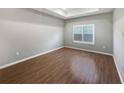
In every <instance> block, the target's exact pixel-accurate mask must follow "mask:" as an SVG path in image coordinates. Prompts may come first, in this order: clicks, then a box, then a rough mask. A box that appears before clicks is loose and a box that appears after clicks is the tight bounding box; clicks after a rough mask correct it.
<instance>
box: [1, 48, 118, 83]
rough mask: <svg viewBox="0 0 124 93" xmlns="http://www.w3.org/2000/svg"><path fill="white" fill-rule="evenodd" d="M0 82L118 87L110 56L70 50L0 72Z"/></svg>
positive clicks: (37, 58)
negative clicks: (111, 85) (110, 85)
mask: <svg viewBox="0 0 124 93" xmlns="http://www.w3.org/2000/svg"><path fill="white" fill-rule="evenodd" d="M0 74H1V75H0V83H12V84H16V83H19V84H20V83H24V84H29V83H30V84H44V83H45V84H81V83H83V84H118V83H120V79H119V76H118V73H117V70H116V67H115V64H114V61H113V58H112V56H107V55H102V54H97V53H90V52H85V51H80V50H75V49H70V48H62V49H59V50H57V51H54V52H51V53H48V54H46V55H42V56H39V57H36V58H33V59H30V60H28V61H25V62H22V63H19V64H16V65H13V66H10V67H7V68H4V69H2V70H0Z"/></svg>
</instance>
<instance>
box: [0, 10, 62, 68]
mask: <svg viewBox="0 0 124 93" xmlns="http://www.w3.org/2000/svg"><path fill="white" fill-rule="evenodd" d="M63 30H64V21H62V20H60V19H57V18H54V17H52V16H49V15H46V14H41V13H39V12H37V11H35V10H32V9H0V66H2V65H5V64H8V63H11V62H14V61H17V60H20V59H24V58H27V57H30V56H33V55H36V54H39V53H42V52H44V51H48V50H51V49H54V48H58V47H61V46H63ZM17 52H19V55H18V53H17Z"/></svg>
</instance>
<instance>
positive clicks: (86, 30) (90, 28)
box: [73, 24, 95, 44]
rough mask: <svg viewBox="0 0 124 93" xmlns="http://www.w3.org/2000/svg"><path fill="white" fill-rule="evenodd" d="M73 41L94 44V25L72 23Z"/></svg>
mask: <svg viewBox="0 0 124 93" xmlns="http://www.w3.org/2000/svg"><path fill="white" fill-rule="evenodd" d="M73 42H74V43H84V44H95V25H94V24H86V25H74V26H73Z"/></svg>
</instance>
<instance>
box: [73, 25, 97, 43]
mask: <svg viewBox="0 0 124 93" xmlns="http://www.w3.org/2000/svg"><path fill="white" fill-rule="evenodd" d="M81 26H82V27H84V26H92V31H93V41H92V42H87V41H83V31H82V41H77V40H74V28H75V27H81ZM73 42H74V43H83V44H92V45H94V44H95V24H84V25H73Z"/></svg>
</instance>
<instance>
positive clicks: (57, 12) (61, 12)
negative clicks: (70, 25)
mask: <svg viewBox="0 0 124 93" xmlns="http://www.w3.org/2000/svg"><path fill="white" fill-rule="evenodd" d="M35 10H38V11H41V12H46V13H48V14H50V15H53V16H56V17H59V18H63V19H70V18H76V17H81V16H88V15H95V14H100V13H106V12H111V11H113V9H112V8H37V9H36V8H35Z"/></svg>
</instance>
